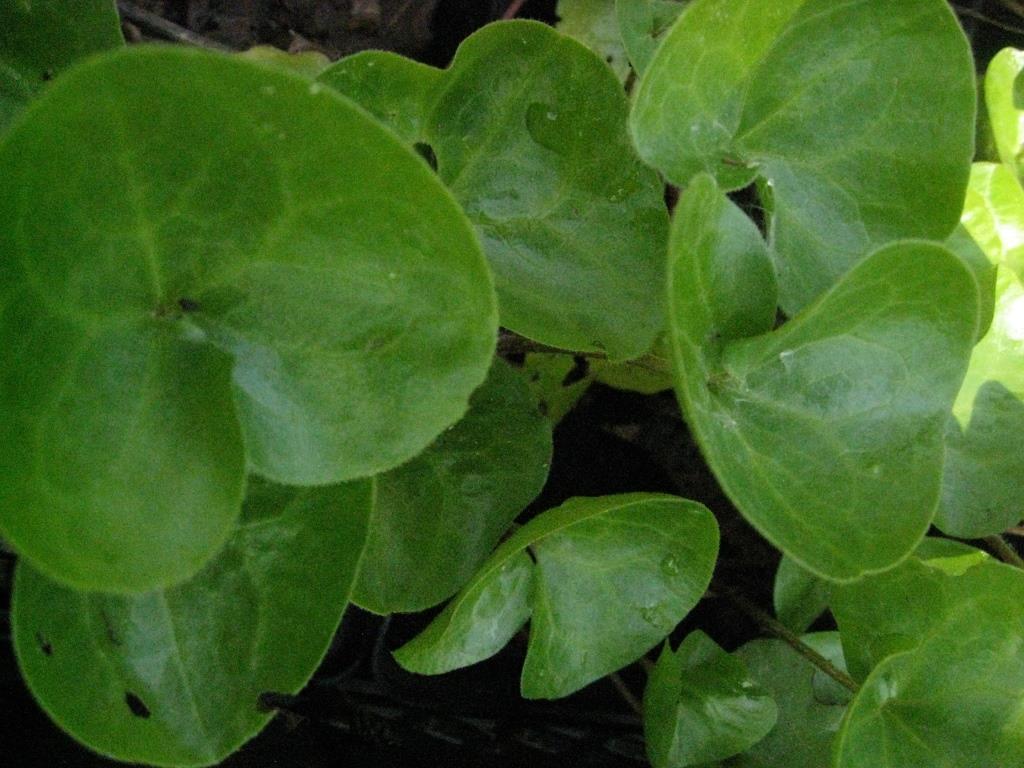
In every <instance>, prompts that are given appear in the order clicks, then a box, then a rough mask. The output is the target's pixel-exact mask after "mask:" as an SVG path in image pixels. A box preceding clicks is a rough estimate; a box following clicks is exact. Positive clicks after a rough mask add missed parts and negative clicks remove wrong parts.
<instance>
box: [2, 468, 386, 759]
mask: <svg viewBox="0 0 1024 768" xmlns="http://www.w3.org/2000/svg"><path fill="white" fill-rule="evenodd" d="M261 485H262V484H257V485H256V487H255V488H254V489H253V494H252V498H251V500H250V501H249V502H247V509H246V513H245V519H244V520H243V521H242V522H241V523H240V524H239V525H238V527H237V529H236V531H235V533H234V535H233V536H232V538H231V540H230V541H229V542H228V544H227V546H226V547H225V548H224V550H223V551H222V552H221V553H220V554H218V555H217V557H216V558H215V559H214V560H213V561H211V562H210V563H209V564H208V565H207V566H206V567H205V568H204V569H203V570H202V571H201V572H200V573H198V574H197V575H196V576H194V577H193V578H192V579H190V580H189V581H187V582H185V583H183V584H179V585H178V586H176V587H173V588H171V589H166V590H156V591H153V592H147V593H144V594H139V595H133V596H130V597H117V596H113V595H102V594H98V593H87V592H76V591H73V590H70V589H68V588H66V587H63V586H60V585H59V584H57V583H55V582H52V581H50V580H49V579H47V578H46V577H44V576H43V575H42V574H41V573H39V572H38V571H36V570H35V569H34V568H32V566H31V565H29V564H28V563H27V562H22V563H20V564H19V566H18V570H17V573H16V576H15V587H14V597H13V607H12V618H13V627H14V631H13V635H14V644H15V650H16V652H17V656H18V662H19V664H20V666H21V671H22V674H23V675H24V677H25V680H26V682H27V683H28V685H29V688H31V690H32V693H33V694H34V695H35V697H36V699H37V700H38V701H39V703H40V704H41V705H42V706H43V708H44V709H45V710H46V711H47V712H48V713H49V715H50V716H51V717H52V718H53V719H54V720H55V721H56V722H57V723H58V724H59V725H60V726H61V727H62V728H63V729H64V730H66V731H67V732H68V733H70V734H71V735H72V736H74V737H75V738H76V739H78V740H79V741H81V742H82V743H83V744H85V745H86V746H88V747H89V748H90V749H92V750H95V751H96V752H99V753H101V754H103V755H106V756H109V757H113V758H115V759H118V760H123V761H126V762H132V763H136V762H141V763H148V764H152V765H174V766H185V765H188V766H198V765H214V764H216V763H219V762H220V761H221V760H223V759H224V758H225V757H227V756H228V755H229V754H231V753H232V752H234V751H235V750H236V749H238V748H239V747H240V746H241V745H242V744H243V743H245V742H246V741H248V740H249V739H250V738H252V737H253V736H254V735H256V734H257V733H258V732H259V731H260V730H261V729H262V728H263V727H264V726H265V725H266V724H267V723H268V722H269V721H270V719H271V718H272V717H273V714H272V713H269V712H267V711H266V709H265V708H263V707H262V706H261V703H260V699H261V696H262V695H263V694H264V693H286V694H295V693H298V691H299V690H300V689H301V688H302V687H303V686H304V685H305V684H306V682H307V681H308V680H309V677H310V676H311V675H312V674H313V671H314V670H315V669H316V667H317V665H318V664H319V663H320V659H321V658H322V657H323V655H324V653H325V652H326V650H327V647H328V645H329V644H330V641H331V637H332V636H333V635H334V632H335V630H336V629H337V626H338V622H339V620H340V618H341V614H342V611H343V610H344V608H345V606H346V604H347V602H348V599H349V593H350V592H351V589H352V585H353V582H354V579H355V575H356V569H357V566H358V563H359V558H360V555H361V553H362V549H363V541H364V538H365V535H366V524H367V518H368V516H369V513H370V508H371V505H372V496H373V488H372V483H371V482H370V481H364V482H360V483H352V484H349V485H341V486H331V487H325V488H316V489H310V490H296V489H284V488H275V489H266V488H262V487H261ZM39 637H43V638H45V639H46V646H45V647H41V646H40V643H39V641H38V638H39Z"/></svg>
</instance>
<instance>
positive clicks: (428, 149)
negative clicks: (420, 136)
mask: <svg viewBox="0 0 1024 768" xmlns="http://www.w3.org/2000/svg"><path fill="white" fill-rule="evenodd" d="M412 148H413V149H415V150H416V152H417V154H418V155H419V156H420V157H422V158H423V159H424V160H426V161H427V165H429V166H430V167H431V168H432V169H433V170H435V171H436V170H437V155H435V154H434V148H433V147H432V146H430V145H429V144H427V143H425V142H422V141H417V142H416V143H415V144H413V145H412Z"/></svg>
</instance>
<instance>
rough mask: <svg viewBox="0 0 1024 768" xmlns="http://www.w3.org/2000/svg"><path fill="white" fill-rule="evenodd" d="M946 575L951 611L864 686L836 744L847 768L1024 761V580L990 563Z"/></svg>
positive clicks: (838, 760)
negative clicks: (1023, 641) (960, 572)
mask: <svg viewBox="0 0 1024 768" xmlns="http://www.w3.org/2000/svg"><path fill="white" fill-rule="evenodd" d="M933 572H934V573H942V571H940V570H938V569H933ZM940 578H941V579H942V580H944V581H946V582H948V583H951V586H950V587H948V588H947V590H946V591H947V592H948V593H949V595H948V604H947V605H945V606H943V607H942V612H941V613H939V614H938V615H935V616H932V617H929V618H930V621H929V624H930V626H928V627H927V628H925V629H924V632H923V634H921V635H919V636H918V637H917V638H916V639H917V643H916V644H915V647H914V649H913V650H908V651H905V652H903V653H896V654H894V655H890V656H888V657H887V658H884V659H883V660H882V661H881V663H879V665H878V666H877V667H876V668H875V669H874V670H873V671H872V672H871V674H870V675H869V676H868V678H867V679H866V680H865V681H864V684H863V685H862V686H861V689H860V692H859V693H858V694H857V696H856V698H855V699H854V701H853V703H852V704H851V705H850V708H849V710H848V712H847V716H846V719H845V720H844V722H843V727H842V730H841V731H840V733H839V736H838V739H837V742H836V749H835V766H836V767H837V768H862V767H863V768H911V767H913V766H922V767H923V766H928V767H929V768H931V767H932V766H943V767H948V768H967V767H971V768H974V767H977V768H982V767H984V768H988V767H989V766H1007V768H1009V767H1010V766H1017V765H1021V764H1022V762H1024V727H1022V726H1024V716H1022V713H1024V644H1022V643H1021V627H1022V626H1024V574H1022V573H1021V572H1020V571H1019V570H1017V569H1012V568H1009V567H1007V566H1004V565H1001V564H999V563H995V562H992V561H987V562H983V563H982V564H980V565H976V566H974V567H973V568H969V569H968V570H967V571H966V572H964V573H963V574H962V575H960V576H952V575H949V574H946V575H943V576H941V577H940ZM907 586H916V585H907ZM890 610H891V609H890ZM844 642H845V638H844Z"/></svg>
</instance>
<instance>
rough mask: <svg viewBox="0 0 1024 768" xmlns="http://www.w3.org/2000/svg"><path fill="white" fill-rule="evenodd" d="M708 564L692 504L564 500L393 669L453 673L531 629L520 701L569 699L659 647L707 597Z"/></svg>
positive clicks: (708, 547)
mask: <svg viewBox="0 0 1024 768" xmlns="http://www.w3.org/2000/svg"><path fill="white" fill-rule="evenodd" d="M527 549H528V550H529V551H530V553H531V554H532V556H533V560H532V561H531V560H530V558H529V557H528V556H527V555H526V554H525V551H526V550H527ZM717 553H718V527H717V525H716V524H715V520H714V517H713V516H712V515H711V513H710V512H709V511H708V510H707V509H706V508H705V507H703V506H702V505H700V504H697V503H696V502H692V501H687V500H685V499H680V498H676V497H674V496H664V495H660V494H643V493H638V494H626V495H622V496H603V497H598V498H576V499H570V500H569V501H567V502H566V503H565V504H563V505H562V506H561V507H558V508H557V509H553V510H549V511H548V512H546V513H544V514H542V515H540V516H539V517H537V518H535V519H534V520H531V521H530V522H529V523H528V524H527V525H525V526H523V527H522V528H520V529H519V530H518V531H516V532H515V533H514V534H513V535H512V536H511V537H509V539H507V540H506V541H505V542H504V543H502V544H501V545H500V546H499V547H498V549H497V550H495V552H494V554H493V555H492V556H491V558H490V560H488V561H487V563H485V564H484V566H483V567H482V568H481V569H480V571H479V573H478V574H477V576H476V577H475V578H474V579H473V580H472V581H470V583H469V585H468V586H467V587H466V588H465V589H463V590H462V592H460V593H459V595H457V596H456V597H455V598H454V600H452V602H451V603H450V604H449V605H448V607H447V608H445V610H444V611H443V612H442V613H441V615H440V616H438V617H437V619H435V620H434V622H433V623H431V625H430V626H429V627H427V629H426V630H425V631H424V632H423V633H422V634H421V635H419V636H418V637H416V638H414V639H413V640H412V641H411V642H410V643H408V644H407V645H405V646H403V647H402V648H399V649H398V650H397V651H396V652H395V658H396V659H397V660H398V661H399V663H400V664H402V666H404V667H405V668H406V669H409V670H410V671H413V672H420V673H422V674H437V673H440V672H446V671H448V670H452V669H457V668H459V667H463V666H466V665H468V664H472V663H474V662H477V661H482V660H483V659H485V658H487V657H488V656H491V655H493V654H494V653H496V652H497V651H498V650H500V649H501V647H502V646H503V645H504V644H505V643H506V642H507V641H508V639H509V638H510V637H511V636H512V634H513V633H514V632H515V631H516V630H517V629H518V628H519V627H520V626H521V625H522V623H523V622H525V621H526V619H527V618H530V622H531V623H530V641H529V648H528V650H527V654H526V662H525V664H524V666H523V677H522V693H523V696H525V697H526V698H557V697H560V696H567V695H569V694H570V693H573V692H574V691H576V690H579V689H580V688H582V687H583V686H585V685H587V684H588V683H591V682H593V681H594V680H597V679H598V678H600V677H603V676H604V675H606V674H609V673H610V672H614V671H615V670H617V669H619V668H621V667H623V666H625V665H626V664H629V663H630V662H631V661H634V660H635V659H637V658H638V657H639V656H641V655H642V654H643V653H645V652H646V651H647V650H649V649H650V648H651V647H652V646H654V645H655V644H656V643H657V642H658V641H659V640H661V639H662V638H664V637H665V635H667V634H668V633H669V632H670V631H671V630H672V628H673V627H675V625H676V624H678V623H679V621H680V620H682V618H683V617H684V616H685V615H686V614H687V613H688V612H689V611H690V610H691V609H692V608H693V606H694V605H696V604H697V601H698V600H699V599H700V597H701V595H702V594H703V593H704V591H705V589H707V585H708V584H709V583H710V580H711V572H712V570H713V568H714V563H715V558H716V556H717ZM527 569H532V573H531V572H530V571H529V570H527ZM524 601H527V602H525V604H524ZM481 616H484V617H492V616H493V617H495V618H493V619H490V618H488V619H482V618H480V617H481ZM467 649H469V650H467Z"/></svg>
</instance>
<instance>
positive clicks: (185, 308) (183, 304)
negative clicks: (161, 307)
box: [178, 296, 199, 312]
mask: <svg viewBox="0 0 1024 768" xmlns="http://www.w3.org/2000/svg"><path fill="white" fill-rule="evenodd" d="M178 307H180V308H181V311H182V312H196V311H198V310H199V302H198V301H196V300H195V299H190V298H188V297H187V296H182V297H181V298H180V299H178Z"/></svg>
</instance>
